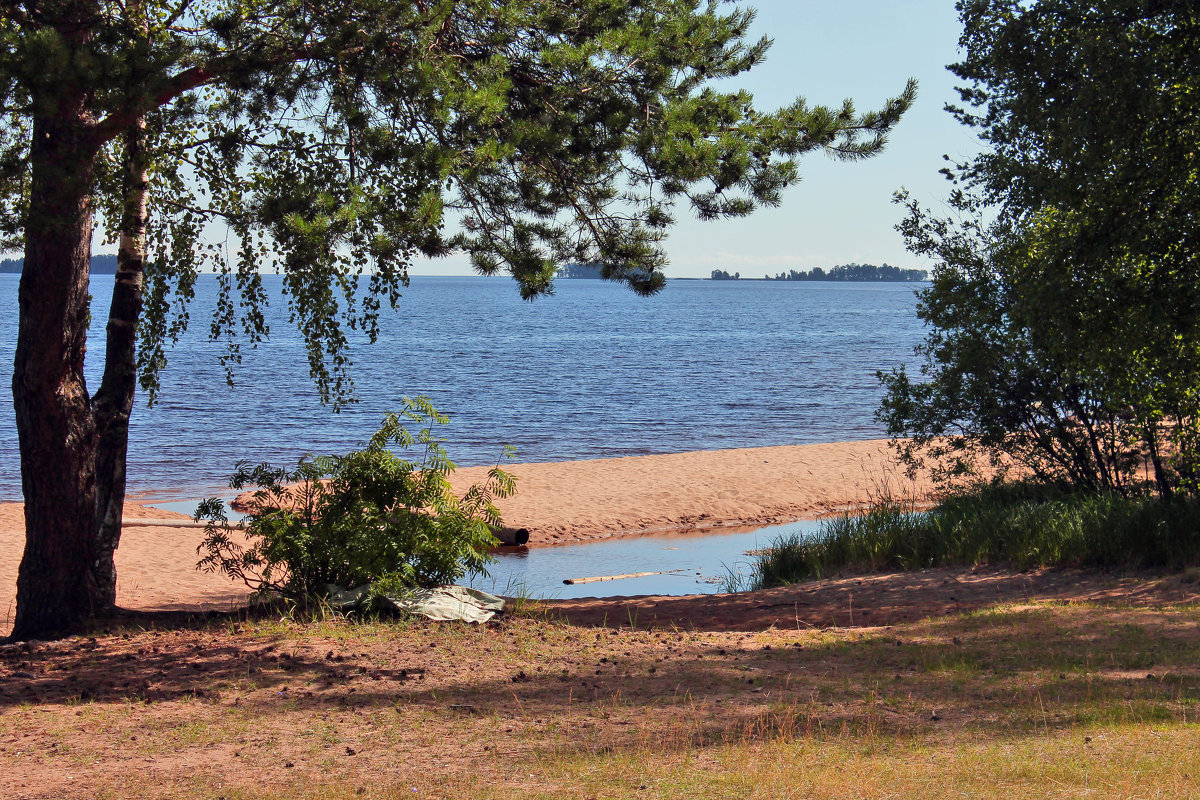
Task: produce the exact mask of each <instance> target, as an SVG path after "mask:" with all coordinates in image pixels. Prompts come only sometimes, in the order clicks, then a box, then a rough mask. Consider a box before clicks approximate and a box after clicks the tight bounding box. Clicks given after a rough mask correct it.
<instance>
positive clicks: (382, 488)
mask: <svg viewBox="0 0 1200 800" xmlns="http://www.w3.org/2000/svg"><path fill="white" fill-rule="evenodd" d="M447 421H448V420H447V419H446V417H445V416H443V415H441V414H439V413H438V412H437V411H436V410H435V409H434V408H433V406H432V405H431V404H430V402H429V400H428V398H424V397H419V398H416V399H415V400H407V401H405V407H404V410H403V411H402V412H400V413H399V414H390V415H388V416H387V417H386V418H385V419H384V421H383V425H382V426H381V427H380V429H379V430H378V431H377V432H376V433H375V435H374V436H372V437H371V441H370V442H368V443H367V445H366V447H364V448H363V449H362V450H357V451H355V452H352V453H348V454H346V455H344V456H318V457H316V458H313V459H305V460H303V461H301V462H300V464H299V465H298V466H297V467H296V469H294V470H290V471H289V470H283V469H275V468H272V467H271V466H270V465H268V464H260V465H258V466H253V467H252V466H251V465H249V464H245V463H243V464H240V465H239V466H238V471H237V472H236V473H235V474H234V476H233V478H232V479H231V481H230V484H229V485H230V486H231V487H232V488H234V489H244V488H246V487H247V486H250V485H254V486H256V487H257V488H256V490H255V491H254V493H253V495H252V499H251V500H250V509H249V513H248V514H247V520H248V522H247V524H246V527H245V530H244V534H243V536H244V539H245V540H246V542H245V543H243V541H241V539H242V538H243V537H236V538H235V537H231V536H230V535H229V526H228V524H227V523H228V520H227V518H226V515H225V505H224V503H222V502H221V501H220V500H219V499H215V500H206V501H205V502H204V503H203V504H202V505H201V507H200V509H199V510H198V511H197V517H198V518H203V519H208V520H209V525H208V528H207V529H206V531H205V537H204V542H203V543H202V544H201V552H202V553H203V558H202V559H201V560H200V567H201V568H202V569H204V570H205V571H207V572H221V573H223V574H225V575H228V576H229V577H231V578H235V579H237V580H240V581H243V582H244V583H245V584H246V585H247V586H249V587H250V588H252V589H254V590H256V591H268V592H277V593H279V594H282V595H284V596H285V597H291V598H293V599H296V600H301V601H303V600H310V599H312V598H315V597H322V596H324V595H325V594H327V593H328V591H329V587H330V586H338V587H341V588H343V589H351V588H357V587H361V586H364V585H367V584H371V583H377V582H382V583H385V584H387V585H388V586H390V587H391V588H392V589H393V590H404V589H424V588H431V587H433V586H439V585H442V584H450V583H454V582H455V581H457V580H458V579H459V578H461V577H462V576H463V575H464V574H467V573H471V574H477V573H479V572H482V571H483V570H484V565H485V564H486V563H487V562H488V560H489V559H490V558H491V556H490V552H491V548H492V547H493V546H495V544H496V538H495V537H494V536H493V535H492V528H494V527H498V526H499V525H500V513H499V511H497V509H496V506H495V504H494V503H493V500H495V499H496V498H503V497H508V496H510V495H511V494H512V493H513V491H514V489H515V484H514V481H513V478H512V476H511V475H509V474H508V473H506V472H504V471H503V470H501V469H499V468H493V469H492V470H491V471H490V472H489V474H488V479H487V481H485V482H484V483H482V484H476V485H474V486H472V487H471V488H470V489H468V490H467V492H466V493H465V494H464V495H463V497H461V498H460V497H458V495H457V494H455V492H454V489H453V488H452V487H451V486H450V481H449V475H450V473H452V472H453V471H454V469H455V465H454V463H453V462H451V461H450V459H449V457H448V455H447V453H446V450H445V449H444V448H443V447H442V444H441V442H442V440H441V439H438V438H437V436H436V435H435V434H434V432H433V429H432V428H433V426H434V425H441V424H445V423H446V422H447ZM406 422H415V423H417V424H418V425H420V426H421V428H420V430H419V431H418V432H417V434H416V435H413V434H412V433H410V432H409V431H408V430H407V429H406V428H405V427H404V425H405V423H406ZM397 449H398V450H399V451H400V452H401V453H403V454H404V455H403V457H402V456H400V455H397V454H396V452H394V450H397ZM414 449H415V450H416V451H417V456H418V458H417V459H412V458H409V457H408V454H409V452H410V451H412V450H414Z"/></svg>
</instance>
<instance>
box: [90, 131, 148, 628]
mask: <svg viewBox="0 0 1200 800" xmlns="http://www.w3.org/2000/svg"><path fill="white" fill-rule="evenodd" d="M145 137H146V120H145V118H144V117H143V118H140V119H138V120H136V121H135V122H134V124H132V125H131V126H130V127H129V129H128V130H126V131H125V135H124V144H125V164H126V170H127V171H126V174H125V185H124V192H123V196H124V209H123V212H122V218H121V241H120V249H119V250H118V251H117V276H116V282H115V283H114V285H113V295H112V305H111V307H110V308H109V312H108V326H107V335H108V338H107V344H106V347H105V351H104V377H103V379H102V380H101V383H100V389H99V390H98V391H97V392H96V395H95V397H93V398H92V407H93V410H94V411H93V413H94V416H95V421H96V434H97V438H98V442H97V448H96V544H95V553H94V556H93V559H92V574H93V578H94V581H95V583H96V590H97V593H98V595H99V597H100V598H101V599H102V600H103V602H104V603H105V604H106V605H108V606H114V605H116V602H117V570H116V564H115V562H114V557H115V555H116V551H117V546H118V544H119V543H120V539H121V509H122V507H123V506H124V504H125V463H126V456H127V453H128V450H129V415H130V412H131V411H132V409H133V397H134V392H135V389H136V386H137V363H136V343H137V323H138V318H139V316H140V315H141V312H142V275H143V270H144V268H145V262H146V221H147V208H148V205H147V199H148V195H149V186H150V177H149V163H148V159H147V157H146V149H145V144H146V142H145Z"/></svg>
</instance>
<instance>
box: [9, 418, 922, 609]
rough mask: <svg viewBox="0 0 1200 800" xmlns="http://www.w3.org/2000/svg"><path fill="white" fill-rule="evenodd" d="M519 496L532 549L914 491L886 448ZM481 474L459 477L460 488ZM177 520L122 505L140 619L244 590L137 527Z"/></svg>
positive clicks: (12, 515) (771, 459) (13, 560)
mask: <svg viewBox="0 0 1200 800" xmlns="http://www.w3.org/2000/svg"><path fill="white" fill-rule="evenodd" d="M510 471H511V472H512V473H513V474H514V475H515V476H516V477H517V494H516V495H515V496H514V497H512V498H509V499H507V500H504V501H502V502H501V511H502V512H503V515H504V520H505V523H506V524H507V525H509V526H512V527H518V528H521V527H523V528H528V529H529V530H530V532H531V540H530V543H531V544H532V545H534V546H537V545H547V544H566V543H575V542H585V541H591V540H596V539H603V538H608V537H611V536H628V535H636V534H639V533H647V532H661V531H667V530H692V529H698V530H703V529H706V528H721V527H729V526H746V525H760V524H761V525H766V524H771V523H779V522H789V521H792V520H796V519H803V518H806V517H815V516H818V515H820V514H822V513H827V512H830V511H835V510H838V509H846V508H852V507H855V506H858V505H860V504H862V503H865V502H866V501H868V500H869V499H870V498H871V497H872V496H877V495H878V494H879V493H880V492H881V491H883V490H884V489H885V488H886V489H888V490H890V491H893V492H899V493H905V494H918V495H919V494H921V493H922V492H925V491H927V490H928V487H927V486H924V485H917V484H911V483H908V482H907V481H906V480H905V479H903V478H902V477H900V471H899V470H898V469H897V468H896V466H895V463H894V462H893V460H892V457H891V453H890V451H889V450H888V448H887V443H886V442H884V441H881V440H880V441H863V442H847V443H840V444H817V445H799V446H792V447H766V448H749V449H741V450H713V451H700V452H691V453H679V454H673V455H657V456H636V457H630V458H612V459H597V460H591V461H570V462H558V463H543V464H516V465H513V466H512V467H511V468H510ZM486 473H487V469H486V468H482V467H475V468H468V469H463V470H460V471H459V472H458V473H456V474H455V485H456V486H457V487H459V488H461V489H464V490H465V488H466V487H467V486H469V485H470V484H471V483H474V482H478V481H482V480H483V479H484V478H485V477H486ZM148 518H151V519H166V518H178V519H179V520H181V521H186V519H187V518H186V517H184V516H183V515H180V514H173V513H171V512H167V511H162V510H159V509H154V508H146V507H143V506H139V505H135V504H129V505H127V506H126V509H125V519H126V520H127V523H126V526H125V530H124V531H123V533H122V537H121V547H120V549H119V550H118V551H117V574H118V576H119V584H118V597H117V600H118V603H119V604H120V605H121V606H122V607H125V608H131V609H138V610H182V609H187V608H197V609H199V608H207V609H222V608H229V607H230V606H231V605H236V604H238V603H240V602H241V601H242V600H244V598H245V597H246V591H245V590H244V588H243V587H241V586H239V585H237V584H234V583H231V582H230V581H228V580H226V579H225V578H223V577H220V576H214V575H207V574H204V573H201V572H198V571H197V570H196V569H195V564H196V561H197V556H196V547H197V545H198V544H199V543H200V540H201V538H202V535H203V531H202V530H201V529H198V528H194V527H193V528H188V527H179V528H173V527H162V526H145V525H137V524H136V523H135V522H134V521H135V520H138V519H142V520H145V519H148ZM23 537H24V523H23V516H22V509H21V505H20V504H19V503H0V633H2V632H5V631H7V630H8V628H9V627H10V626H11V621H12V614H13V596H14V592H15V583H16V574H17V566H18V564H19V563H20V558H21V552H22V549H23V541H24V539H23Z"/></svg>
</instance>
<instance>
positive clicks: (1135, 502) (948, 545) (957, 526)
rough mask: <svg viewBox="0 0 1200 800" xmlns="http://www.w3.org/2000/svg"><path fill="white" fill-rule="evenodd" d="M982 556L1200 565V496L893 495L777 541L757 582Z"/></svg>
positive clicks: (1018, 490) (1042, 562)
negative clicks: (915, 500) (929, 503)
mask: <svg viewBox="0 0 1200 800" xmlns="http://www.w3.org/2000/svg"><path fill="white" fill-rule="evenodd" d="M984 563H1006V564H1009V565H1010V566H1012V567H1014V568H1016V569H1020V570H1024V569H1030V568H1033V567H1068V566H1091V567H1184V566H1189V565H1193V564H1196V563H1200V502H1198V501H1197V500H1195V499H1193V498H1170V499H1161V498H1157V497H1122V496H1120V495H1115V494H1070V493H1066V492H1062V491H1060V490H1055V489H1051V488H1045V487H1039V486H1031V485H1027V484H1016V485H1006V486H997V487H987V488H984V489H980V490H976V491H973V492H970V493H964V494H958V495H954V496H952V497H949V498H947V499H945V500H944V501H942V503H940V504H939V505H938V506H936V507H935V508H933V509H930V510H928V511H922V510H918V509H917V508H915V507H914V506H913V505H912V504H909V503H904V502H898V501H894V500H887V499H885V500H882V501H880V502H878V503H877V504H876V505H875V506H873V507H872V508H871V509H870V510H869V511H867V513H865V514H862V515H859V516H852V515H846V516H842V517H837V518H835V519H832V520H829V521H827V522H826V523H825V524H824V525H822V527H821V529H820V530H819V531H818V532H817V534H816V535H812V534H791V535H788V536H784V537H781V538H779V539H777V540H776V541H775V542H774V543H773V544H772V545H771V547H769V548H767V549H766V550H764V551H763V553H762V554H761V555H760V556H759V557H758V560H757V562H756V564H755V577H754V580H753V588H756V589H761V588H767V587H770V586H779V585H782V584H787V583H795V582H797V581H801V580H808V579H813V578H820V577H823V576H829V575H832V574H835V573H837V572H840V571H842V570H847V569H851V570H870V571H875V572H879V571H891V570H911V569H922V568H929V567H942V566H954V565H974V564H984Z"/></svg>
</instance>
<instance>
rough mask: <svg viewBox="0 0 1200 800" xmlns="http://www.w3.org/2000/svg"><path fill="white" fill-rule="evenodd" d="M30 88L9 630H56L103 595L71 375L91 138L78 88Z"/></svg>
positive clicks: (88, 223) (80, 414)
mask: <svg viewBox="0 0 1200 800" xmlns="http://www.w3.org/2000/svg"><path fill="white" fill-rule="evenodd" d="M55 95H56V96H52V97H45V96H39V97H34V98H32V99H33V101H34V102H33V103H32V105H33V107H34V108H48V109H50V110H49V111H48V112H47V113H46V114H45V115H39V116H38V117H37V118H35V119H34V123H33V139H32V143H31V146H30V166H31V187H30V198H29V219H28V223H27V225H26V238H25V265H24V267H23V269H22V272H21V284H20V288H19V290H18V304H19V308H20V321H19V325H18V332H17V350H16V359H15V362H14V369H13V406H14V410H15V411H16V422H17V435H18V439H19V442H20V450H21V489H22V491H23V492H24V495H25V553H24V556H23V557H22V559H21V567H20V572H19V573H18V576H17V614H16V622H15V626H14V628H13V632H12V636H13V637H14V638H18V639H26V638H33V637H39V636H45V635H50V634H55V633H60V632H63V631H65V630H69V629H71V628H72V627H74V626H76V625H78V624H79V623H80V622H81V621H82V620H83V619H85V618H86V617H87V616H89V615H90V614H92V613H93V612H94V611H96V610H98V609H99V608H100V607H103V606H104V605H106V604H107V603H106V600H105V598H104V596H103V595H102V594H100V593H99V592H98V591H97V586H96V582H95V580H94V576H93V573H92V570H91V569H90V568H89V567H90V565H91V564H92V563H93V562H94V558H93V553H94V543H95V532H96V479H95V459H96V429H95V424H94V421H93V418H92V413H91V403H90V400H89V398H88V393H87V387H86V385H85V383H84V377H83V357H84V352H85V350H86V342H87V329H88V313H89V307H88V306H89V303H88V301H89V295H88V259H89V256H90V255H91V239H92V209H91V188H92V180H93V170H94V166H93V165H94V159H95V153H96V145H95V143H94V142H93V141H92V140H91V137H90V136H89V133H90V129H89V122H90V120H89V118H88V116H87V111H86V106H85V99H86V98H85V96H84V95H83V92H82V91H81V90H78V89H76V88H73V87H71V86H60V87H56V91H55Z"/></svg>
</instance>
